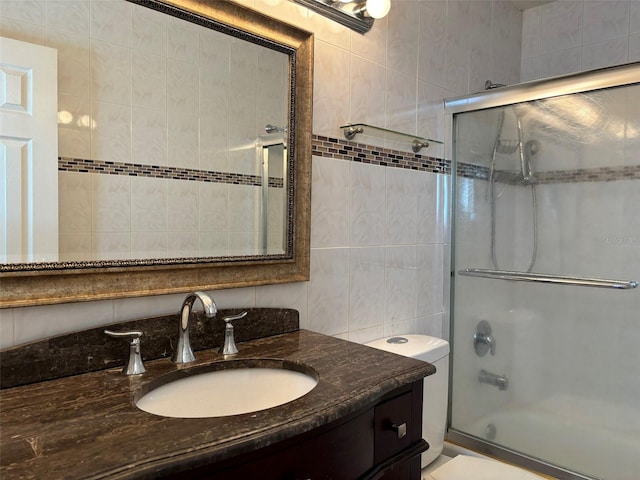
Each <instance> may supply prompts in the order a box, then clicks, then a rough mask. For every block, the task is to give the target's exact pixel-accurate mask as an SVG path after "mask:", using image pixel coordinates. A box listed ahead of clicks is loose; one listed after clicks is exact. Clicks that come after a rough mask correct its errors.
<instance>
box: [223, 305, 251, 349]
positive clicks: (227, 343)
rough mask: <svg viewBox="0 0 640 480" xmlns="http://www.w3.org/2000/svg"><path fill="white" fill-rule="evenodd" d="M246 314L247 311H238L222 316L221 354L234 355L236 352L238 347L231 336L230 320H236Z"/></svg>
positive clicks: (231, 326)
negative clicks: (222, 339)
mask: <svg viewBox="0 0 640 480" xmlns="http://www.w3.org/2000/svg"><path fill="white" fill-rule="evenodd" d="M246 316H247V312H242V313H239V314H238V315H231V316H229V317H224V318H223V320H224V323H225V327H224V344H223V346H222V349H221V350H220V353H222V354H223V355H235V354H236V353H238V347H237V346H236V341H235V339H234V337H233V325H232V324H231V322H232V321H233V320H238V319H239V318H243V317H246Z"/></svg>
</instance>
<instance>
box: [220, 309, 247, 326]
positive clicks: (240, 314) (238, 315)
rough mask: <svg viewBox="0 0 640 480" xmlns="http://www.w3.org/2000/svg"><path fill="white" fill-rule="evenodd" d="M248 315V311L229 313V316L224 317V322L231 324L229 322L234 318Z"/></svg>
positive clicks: (237, 318)
mask: <svg viewBox="0 0 640 480" xmlns="http://www.w3.org/2000/svg"><path fill="white" fill-rule="evenodd" d="M246 316H247V312H242V313H238V314H237V315H229V316H228V317H224V318H223V320H224V323H226V324H227V325H229V322H233V321H234V320H239V319H241V318H244V317H246Z"/></svg>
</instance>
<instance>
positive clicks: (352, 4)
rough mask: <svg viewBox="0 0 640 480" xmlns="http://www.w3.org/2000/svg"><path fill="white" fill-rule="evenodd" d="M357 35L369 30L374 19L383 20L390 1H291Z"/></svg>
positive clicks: (389, 6) (387, 11)
mask: <svg viewBox="0 0 640 480" xmlns="http://www.w3.org/2000/svg"><path fill="white" fill-rule="evenodd" d="M293 1H294V2H296V3H299V4H301V5H304V6H305V7H307V8H309V9H311V10H313V11H315V12H317V13H320V14H322V15H324V16H325V17H327V18H330V19H331V20H334V21H336V22H338V23H341V24H342V25H345V26H347V27H349V28H351V29H352V30H355V31H356V32H358V33H366V32H368V31H369V30H371V27H372V26H373V22H374V21H375V19H379V18H383V17H384V16H385V15H386V14H387V13H389V9H390V8H391V0H293Z"/></svg>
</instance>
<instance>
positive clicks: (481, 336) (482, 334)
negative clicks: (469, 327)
mask: <svg viewBox="0 0 640 480" xmlns="http://www.w3.org/2000/svg"><path fill="white" fill-rule="evenodd" d="M473 348H474V350H475V351H476V355H478V356H479V357H484V356H485V355H486V354H487V352H491V355H495V354H496V340H495V339H494V338H493V335H491V325H489V322H487V321H486V320H480V322H479V323H478V326H477V327H476V333H474V334H473Z"/></svg>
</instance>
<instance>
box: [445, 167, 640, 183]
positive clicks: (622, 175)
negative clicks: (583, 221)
mask: <svg viewBox="0 0 640 480" xmlns="http://www.w3.org/2000/svg"><path fill="white" fill-rule="evenodd" d="M456 173H457V174H458V176H460V177H465V178H475V179H478V180H489V175H490V173H491V172H490V170H489V169H488V168H487V167H483V166H480V165H473V164H469V163H460V164H458V165H457V168H456ZM534 177H535V180H534V181H533V182H524V181H523V180H522V178H521V176H519V175H517V174H515V173H512V172H505V171H500V170H498V171H497V172H496V182H499V183H505V184H508V185H532V184H533V185H549V184H556V183H586V182H614V181H618V180H640V165H631V166H622V167H599V168H579V169H575V170H551V171H546V172H534Z"/></svg>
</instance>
